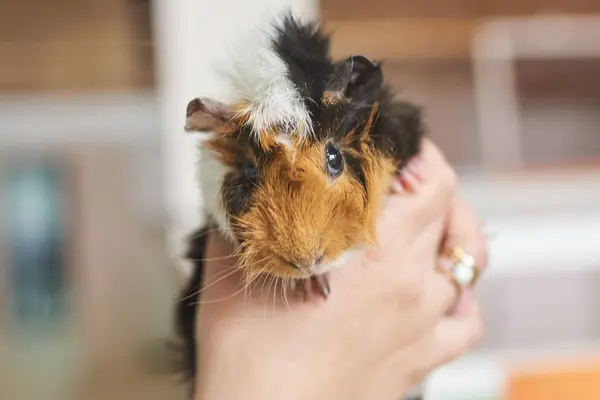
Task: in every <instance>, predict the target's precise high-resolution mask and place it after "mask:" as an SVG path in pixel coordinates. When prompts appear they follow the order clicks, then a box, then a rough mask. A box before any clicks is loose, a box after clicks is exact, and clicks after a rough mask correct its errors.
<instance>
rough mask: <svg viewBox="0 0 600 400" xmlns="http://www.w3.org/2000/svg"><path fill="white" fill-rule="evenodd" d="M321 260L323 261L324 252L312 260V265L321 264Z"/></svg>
mask: <svg viewBox="0 0 600 400" xmlns="http://www.w3.org/2000/svg"><path fill="white" fill-rule="evenodd" d="M323 261H325V254H321V255H320V256H319V257H317V258H316V259H315V261H314V265H320V264H323Z"/></svg>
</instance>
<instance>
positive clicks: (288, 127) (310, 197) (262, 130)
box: [177, 15, 424, 380]
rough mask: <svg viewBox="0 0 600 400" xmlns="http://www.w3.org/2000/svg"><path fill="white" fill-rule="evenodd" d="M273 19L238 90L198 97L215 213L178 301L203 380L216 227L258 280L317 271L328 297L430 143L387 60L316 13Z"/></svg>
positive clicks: (204, 181) (194, 105) (204, 173)
mask: <svg viewBox="0 0 600 400" xmlns="http://www.w3.org/2000/svg"><path fill="white" fill-rule="evenodd" d="M271 28H272V29H271V30H266V35H265V38H266V40H264V41H262V42H261V43H260V45H261V48H260V51H259V52H257V53H256V54H257V56H256V57H257V58H256V59H255V60H254V62H253V63H251V64H247V65H245V68H246V69H247V70H244V71H243V73H241V72H240V70H239V69H238V70H237V72H236V73H235V74H233V78H234V79H233V80H232V82H233V83H234V85H235V87H236V88H238V89H239V90H238V91H237V97H235V98H234V99H233V100H232V101H228V102H223V101H219V100H216V99H211V98H204V97H199V98H195V99H192V100H191V101H190V102H189V104H188V106H187V112H186V123H185V129H186V130H187V131H189V132H201V133H203V135H204V140H203V141H202V143H201V145H200V151H201V158H202V163H201V168H200V171H199V172H200V173H199V178H200V179H199V181H200V186H201V190H202V194H203V197H204V206H205V211H206V213H207V215H208V221H210V222H209V223H208V224H207V226H205V227H202V228H200V230H199V231H198V232H196V233H194V234H193V235H192V236H191V238H192V239H191V241H190V247H189V253H188V258H189V259H190V260H191V261H193V262H195V264H196V266H195V273H194V274H193V276H192V277H190V282H189V285H188V287H186V288H185V290H184V293H183V299H185V300H184V301H181V302H180V303H179V305H178V309H177V320H178V328H179V334H180V336H181V337H182V338H183V341H184V354H183V356H184V361H185V369H186V375H187V377H188V378H190V379H191V380H193V379H194V377H195V373H196V371H195V369H196V367H195V345H194V324H195V313H196V309H195V307H196V305H197V304H198V296H199V292H200V286H201V280H202V268H203V265H202V259H203V255H204V246H205V234H206V232H207V231H208V229H209V228H211V227H212V226H214V227H216V228H218V229H219V230H220V231H221V233H222V234H223V236H224V237H226V238H228V239H229V240H231V241H232V242H233V243H234V244H235V245H236V246H237V248H238V250H239V252H238V254H239V258H238V260H239V261H238V265H237V266H238V267H239V269H240V270H241V271H242V272H243V275H244V276H245V277H246V279H248V280H252V279H253V278H255V277H256V276H259V275H265V274H266V275H271V276H275V277H278V278H282V279H286V280H290V281H296V280H297V281H301V282H311V281H313V282H314V281H315V280H316V281H317V282H318V285H317V287H318V289H319V291H320V292H321V293H323V294H324V295H325V297H326V295H327V293H328V292H329V290H330V288H329V285H328V282H327V280H326V279H325V278H326V274H327V272H328V271H329V270H330V269H331V268H334V267H340V266H342V265H343V263H344V261H345V259H346V258H347V255H348V254H349V253H350V252H352V251H353V250H355V249H358V248H360V247H361V246H364V245H368V244H371V243H375V242H376V240H377V238H376V235H375V223H376V220H377V217H378V214H379V211H380V209H381V207H382V205H383V200H384V199H385V196H386V195H387V192H388V190H389V188H390V186H391V184H392V182H393V180H394V179H395V178H396V175H397V173H398V172H399V171H400V170H401V169H402V168H403V167H404V166H405V165H406V164H407V163H408V162H409V161H410V159H411V158H412V157H414V156H415V155H416V154H417V153H418V152H419V149H420V147H419V145H420V142H421V137H422V135H423V131H424V128H423V124H422V118H421V110H420V108H419V107H417V106H416V105H414V104H411V103H408V102H405V101H399V100H395V98H394V95H393V93H392V91H391V89H390V88H389V87H388V86H386V85H385V84H384V79H383V72H382V69H381V65H380V63H378V62H375V61H372V60H369V59H368V58H366V57H364V56H361V55H352V56H349V57H347V58H345V59H341V60H333V59H332V58H331V55H330V51H329V40H330V39H329V36H328V35H327V34H325V33H324V32H323V31H322V30H321V28H320V27H319V26H318V25H317V24H316V23H313V22H310V23H300V22H299V21H298V20H296V19H295V18H293V17H292V16H289V15H286V16H284V17H283V18H281V19H277V20H275V21H274V22H273V24H272V26H271ZM254 66H256V68H254ZM302 286H303V285H302ZM303 287H305V286H303ZM304 290H306V287H305V289H304Z"/></svg>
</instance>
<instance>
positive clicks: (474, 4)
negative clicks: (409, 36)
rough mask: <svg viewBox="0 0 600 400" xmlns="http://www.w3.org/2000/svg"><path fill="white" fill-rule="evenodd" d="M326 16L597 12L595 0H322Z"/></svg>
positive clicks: (367, 16) (452, 15)
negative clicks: (350, 2) (350, 3)
mask: <svg viewBox="0 0 600 400" xmlns="http://www.w3.org/2000/svg"><path fill="white" fill-rule="evenodd" d="M321 10H322V13H323V14H324V16H325V18H333V19H340V20H358V19H366V18H369V19H378V18H389V17H402V18H428V17H429V18H434V17H439V18H475V17H495V16H499V15H504V16H513V15H523V14H539V13H544V12H553V13H586V12H598V11H600V3H598V1H596V0H570V1H565V0H505V1H502V2H498V1H481V0H455V1H452V2H448V1H446V0H421V1H397V0H360V1H354V2H352V5H351V6H350V5H349V4H348V2H347V1H346V0H322V1H321Z"/></svg>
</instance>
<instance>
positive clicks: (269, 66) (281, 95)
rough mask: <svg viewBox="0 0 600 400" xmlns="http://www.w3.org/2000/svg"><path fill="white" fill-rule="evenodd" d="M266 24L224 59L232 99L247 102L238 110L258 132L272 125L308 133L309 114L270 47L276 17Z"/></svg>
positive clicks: (309, 125)
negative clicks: (245, 105) (246, 104)
mask: <svg viewBox="0 0 600 400" xmlns="http://www.w3.org/2000/svg"><path fill="white" fill-rule="evenodd" d="M265 26H266V27H267V28H264V27H263V28H259V29H256V30H255V31H254V32H251V34H248V35H246V36H245V37H243V38H241V40H240V41H239V42H238V44H237V46H236V48H235V51H233V52H232V54H231V55H230V56H229V57H228V58H227V59H225V60H224V61H223V64H224V65H225V68H226V70H224V71H223V72H224V73H225V75H226V77H227V78H228V81H229V83H230V84H231V90H232V93H231V95H232V96H233V98H232V99H231V100H232V101H246V102H248V106H247V107H245V108H244V109H243V110H241V111H240V113H241V114H242V115H244V116H246V117H247V118H248V121H249V123H250V124H251V126H252V127H253V128H254V129H253V130H254V132H255V134H257V135H259V134H260V133H261V132H263V131H265V130H267V129H269V128H272V127H273V126H279V127H281V128H283V129H285V130H286V131H288V132H290V131H295V132H297V133H299V134H301V135H307V134H311V133H312V129H313V127H312V121H311V116H310V113H309V111H308V110H307V108H306V106H305V104H304V101H303V99H302V96H301V94H300V92H299V91H298V88H296V86H295V85H294V83H293V82H292V81H291V80H290V79H289V77H288V69H287V65H286V64H285V62H284V61H283V60H282V59H281V58H280V57H279V55H278V54H277V53H276V51H275V49H274V48H273V41H274V40H275V39H276V32H277V30H276V29H277V27H278V26H279V20H278V19H277V18H271V22H270V23H268V24H265Z"/></svg>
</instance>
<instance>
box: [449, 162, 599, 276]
mask: <svg viewBox="0 0 600 400" xmlns="http://www.w3.org/2000/svg"><path fill="white" fill-rule="evenodd" d="M460 192H461V194H462V195H463V197H464V198H465V199H467V201H469V202H470V203H471V204H472V205H473V207H474V208H475V209H476V210H477V211H478V212H479V213H480V215H481V216H482V217H483V219H484V221H485V222H486V226H488V227H489V229H491V230H492V231H493V232H494V233H495V234H496V237H495V238H493V239H491V240H490V243H489V252H490V257H491V260H490V268H489V271H488V273H487V274H486V276H490V277H493V276H497V275H507V274H508V275H519V274H535V273H545V272H549V271H565V270H568V271H575V270H590V269H592V270H598V269H600V261H599V260H600V236H599V235H598V226H600V168H598V169H584V170H572V171H568V170H563V171H561V170H553V171H545V172H540V171H539V172H530V173H529V174H528V173H526V171H525V172H524V173H521V174H519V175H516V174H515V175H500V176H494V175H491V174H485V175H484V174H480V175H479V176H477V175H471V176H469V175H465V176H463V177H461V187H460Z"/></svg>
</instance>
